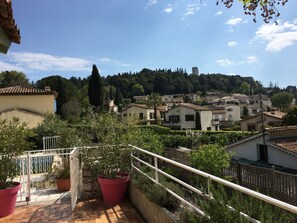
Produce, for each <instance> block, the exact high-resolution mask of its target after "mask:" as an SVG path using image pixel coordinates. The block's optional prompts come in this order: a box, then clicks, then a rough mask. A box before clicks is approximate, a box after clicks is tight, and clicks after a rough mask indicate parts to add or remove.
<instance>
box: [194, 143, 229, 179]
mask: <svg viewBox="0 0 297 223" xmlns="http://www.w3.org/2000/svg"><path fill="white" fill-rule="evenodd" d="M189 159H190V161H191V165H192V166H193V167H194V168H196V169H198V170H201V171H204V172H207V173H209V174H212V175H215V176H217V177H221V178H224V174H223V170H224V169H226V168H228V167H229V165H230V160H231V155H230V154H229V153H228V152H227V151H226V150H225V149H224V148H222V147H220V146H218V145H203V146H201V147H199V149H198V150H194V151H192V152H191V153H190V154H189Z"/></svg>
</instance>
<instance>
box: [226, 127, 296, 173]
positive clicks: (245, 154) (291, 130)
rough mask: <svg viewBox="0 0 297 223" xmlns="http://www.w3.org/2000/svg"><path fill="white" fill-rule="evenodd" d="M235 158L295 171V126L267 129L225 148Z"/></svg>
mask: <svg viewBox="0 0 297 223" xmlns="http://www.w3.org/2000/svg"><path fill="white" fill-rule="evenodd" d="M227 151H228V152H230V153H233V154H234V156H235V157H237V158H245V159H248V160H251V161H262V162H267V163H269V164H273V165H277V166H281V167H284V168H290V169H295V170H297V126H283V127H273V128H267V129H266V130H265V133H264V136H263V132H260V133H258V134H255V135H253V136H250V137H247V138H245V139H242V140H240V141H238V142H236V143H233V144H231V145H229V146H227Z"/></svg>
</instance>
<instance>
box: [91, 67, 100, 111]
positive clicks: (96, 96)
mask: <svg viewBox="0 0 297 223" xmlns="http://www.w3.org/2000/svg"><path fill="white" fill-rule="evenodd" d="M88 96H89V101H90V104H91V105H92V106H93V107H94V108H95V109H96V110H100V109H102V108H103V86H102V81H101V77H100V75H99V71H98V69H97V67H96V65H95V64H94V65H93V70H92V75H91V77H90V80H89V88H88Z"/></svg>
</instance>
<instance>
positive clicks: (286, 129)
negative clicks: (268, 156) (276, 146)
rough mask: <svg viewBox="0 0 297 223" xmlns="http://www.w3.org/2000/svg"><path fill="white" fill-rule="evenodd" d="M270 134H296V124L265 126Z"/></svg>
mask: <svg viewBox="0 0 297 223" xmlns="http://www.w3.org/2000/svg"><path fill="white" fill-rule="evenodd" d="M265 130H266V131H267V132H269V134H270V135H272V136H274V137H276V136H287V137H288V136H297V125H293V126H280V127H271V128H265Z"/></svg>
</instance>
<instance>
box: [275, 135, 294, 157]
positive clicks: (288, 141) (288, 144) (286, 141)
mask: <svg viewBox="0 0 297 223" xmlns="http://www.w3.org/2000/svg"><path fill="white" fill-rule="evenodd" d="M270 142H272V143H273V144H274V145H277V146H278V147H280V148H282V149H285V150H288V151H290V152H292V153H295V154H297V137H292V138H278V139H270Z"/></svg>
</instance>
